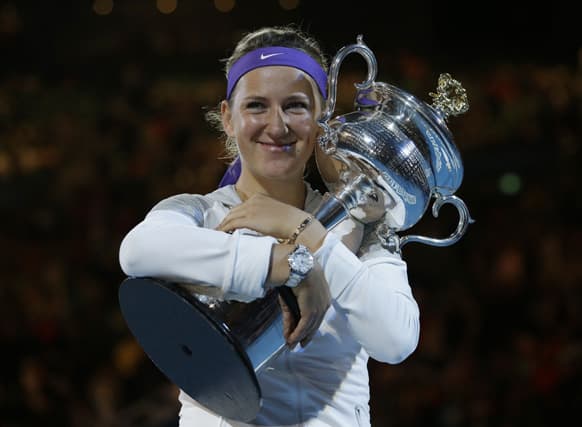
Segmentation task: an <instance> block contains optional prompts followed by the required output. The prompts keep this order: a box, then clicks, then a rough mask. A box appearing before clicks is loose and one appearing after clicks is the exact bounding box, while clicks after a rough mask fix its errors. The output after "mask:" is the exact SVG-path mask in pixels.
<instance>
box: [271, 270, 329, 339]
mask: <svg viewBox="0 0 582 427" xmlns="http://www.w3.org/2000/svg"><path fill="white" fill-rule="evenodd" d="M292 291H293V293H294V294H295V297H296V298H297V304H298V305H299V312H300V316H301V317H300V318H299V321H297V320H296V319H295V316H294V315H293V313H292V312H291V310H290V308H289V307H288V306H287V304H286V303H285V301H284V300H283V298H282V297H281V296H279V304H280V305H281V311H282V313H283V336H284V338H285V341H286V342H287V345H288V346H289V347H291V348H293V347H295V346H296V345H297V343H299V342H300V343H301V346H302V347H305V346H306V345H307V344H309V342H310V341H311V339H312V338H313V336H314V335H315V333H316V332H317V330H318V329H319V326H320V325H321V322H322V321H323V318H324V316H325V313H326V312H327V309H328V308H329V305H330V300H331V296H330V293H329V286H328V284H327V282H326V280H325V277H324V275H323V270H322V269H321V267H320V266H319V264H318V263H315V265H314V266H313V269H312V270H311V272H310V273H309V275H308V276H307V277H306V278H305V279H304V280H303V281H302V282H301V283H300V284H299V285H297V286H296V287H295V288H292Z"/></svg>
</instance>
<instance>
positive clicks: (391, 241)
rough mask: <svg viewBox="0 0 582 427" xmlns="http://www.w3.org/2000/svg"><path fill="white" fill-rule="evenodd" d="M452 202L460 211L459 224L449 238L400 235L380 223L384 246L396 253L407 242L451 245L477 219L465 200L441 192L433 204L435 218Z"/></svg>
mask: <svg viewBox="0 0 582 427" xmlns="http://www.w3.org/2000/svg"><path fill="white" fill-rule="evenodd" d="M446 203H450V204H452V205H453V206H455V208H457V211H458V212H459V223H458V224H457V228H456V230H455V231H454V232H453V233H452V234H451V235H450V236H449V237H447V238H444V239H435V238H432V237H424V236H418V235H410V236H403V237H399V236H398V235H397V234H396V231H395V230H394V229H392V228H389V227H388V226H387V225H386V224H380V225H379V226H378V227H377V229H376V234H377V235H378V237H379V238H380V241H381V243H382V246H384V247H385V248H386V249H388V250H389V251H390V252H392V253H394V252H396V253H401V250H402V247H403V246H404V245H406V244H407V243H411V242H417V243H423V244H425V245H430V246H439V247H443V246H450V245H452V244H454V243H456V242H457V241H459V239H460V238H461V237H462V236H463V235H464V234H465V232H466V231H467V227H468V226H469V224H473V223H474V222H475V220H474V219H473V218H471V215H470V214H469V209H468V208H467V205H465V202H463V200H462V199H461V198H459V197H457V196H454V195H449V196H442V195H440V194H437V195H436V200H435V201H434V203H433V205H432V216H434V217H435V218H437V217H438V214H439V210H440V208H441V206H442V205H444V204H446Z"/></svg>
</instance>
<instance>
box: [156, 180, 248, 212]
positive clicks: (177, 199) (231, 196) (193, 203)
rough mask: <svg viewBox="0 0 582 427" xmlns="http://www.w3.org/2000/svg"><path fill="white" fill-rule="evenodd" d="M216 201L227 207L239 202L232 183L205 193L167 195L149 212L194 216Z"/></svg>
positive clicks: (207, 208)
mask: <svg viewBox="0 0 582 427" xmlns="http://www.w3.org/2000/svg"><path fill="white" fill-rule="evenodd" d="M217 203H218V204H221V205H223V206H227V207H231V206H233V205H236V204H238V203H240V201H239V200H238V196H237V194H236V192H235V191H234V188H233V186H232V185H227V186H224V187H221V188H219V189H217V190H214V191H212V192H210V193H207V194H195V193H181V194H175V195H172V196H168V197H166V198H164V199H162V200H160V201H159V202H158V203H156V204H155V205H154V207H153V208H152V209H151V211H150V212H154V211H161V210H171V211H175V212H180V213H183V214H186V215H188V216H195V217H196V216H198V215H201V214H202V215H203V214H204V212H206V211H207V210H209V209H211V208H212V206H213V205H215V204H217Z"/></svg>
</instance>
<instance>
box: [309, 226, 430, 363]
mask: <svg viewBox="0 0 582 427" xmlns="http://www.w3.org/2000/svg"><path fill="white" fill-rule="evenodd" d="M315 258H316V259H317V260H318V261H319V263H320V264H321V265H322V266H323V269H324V274H325V278H326V279H327V282H328V283H329V286H330V292H331V295H332V298H333V299H334V300H335V305H336V307H338V309H339V310H340V311H341V312H342V313H344V314H345V315H346V316H347V319H348V323H349V327H350V329H351V331H352V333H353V335H354V337H355V338H356V340H357V341H358V342H360V344H361V345H362V346H363V347H364V349H365V350H366V351H367V352H368V354H369V355H370V356H371V357H372V358H374V359H376V360H378V361H381V362H386V363H400V362H401V361H403V360H404V359H406V358H407V357H408V356H409V355H410V354H412V352H413V351H414V350H415V349H416V347H417V345H418V340H419V334H420V322H419V309H418V304H417V303H416V301H415V299H414V297H413V295H412V290H411V288H410V286H409V284H408V277H407V271H406V263H405V262H404V261H403V260H402V259H401V258H400V257H399V256H395V255H392V254H390V253H389V252H388V251H386V250H385V249H383V248H381V246H380V245H379V244H378V245H376V246H374V247H371V248H370V250H369V251H368V252H367V254H366V255H365V256H364V257H362V259H359V258H358V257H357V256H356V255H354V254H353V253H352V252H351V251H350V250H349V249H348V248H347V247H346V246H345V245H344V244H343V243H341V242H340V240H339V238H338V237H337V236H336V235H334V233H329V234H328V236H327V237H326V239H325V241H324V243H323V245H322V247H321V248H320V249H319V250H318V251H317V252H316V253H315Z"/></svg>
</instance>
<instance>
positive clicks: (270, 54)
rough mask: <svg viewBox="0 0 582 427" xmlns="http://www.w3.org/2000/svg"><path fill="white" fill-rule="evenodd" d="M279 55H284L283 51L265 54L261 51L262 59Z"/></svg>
mask: <svg viewBox="0 0 582 427" xmlns="http://www.w3.org/2000/svg"><path fill="white" fill-rule="evenodd" d="M277 55H283V52H279V53H269V54H268V55H265V54H264V53H261V59H267V58H270V57H271V56H277Z"/></svg>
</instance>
